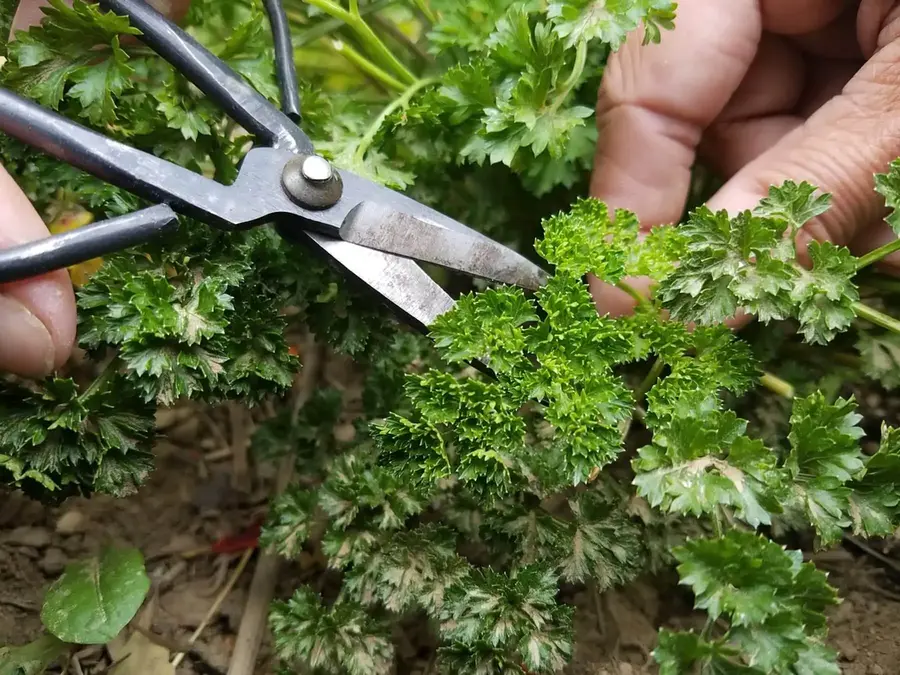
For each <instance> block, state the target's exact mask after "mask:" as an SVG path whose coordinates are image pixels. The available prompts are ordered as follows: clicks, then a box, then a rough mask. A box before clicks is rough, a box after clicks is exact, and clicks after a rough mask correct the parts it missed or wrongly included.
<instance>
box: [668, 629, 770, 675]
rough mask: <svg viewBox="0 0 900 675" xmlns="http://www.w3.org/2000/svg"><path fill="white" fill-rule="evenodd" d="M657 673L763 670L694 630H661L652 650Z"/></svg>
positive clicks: (749, 673) (734, 674) (729, 674)
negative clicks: (687, 631)
mask: <svg viewBox="0 0 900 675" xmlns="http://www.w3.org/2000/svg"><path fill="white" fill-rule="evenodd" d="M653 659H654V660H655V661H656V662H657V663H658V664H659V673H660V675H686V674H687V673H697V675H763V673H765V672H766V671H764V670H759V669H758V668H752V667H750V666H746V665H744V664H743V663H741V662H740V654H739V653H738V652H737V650H735V649H733V648H730V647H729V646H728V645H727V644H725V643H724V642H722V641H715V642H710V641H708V640H705V639H704V638H702V637H700V636H699V635H696V634H695V633H674V632H672V631H668V630H662V631H660V633H659V644H658V645H657V647H656V649H654V650H653Z"/></svg>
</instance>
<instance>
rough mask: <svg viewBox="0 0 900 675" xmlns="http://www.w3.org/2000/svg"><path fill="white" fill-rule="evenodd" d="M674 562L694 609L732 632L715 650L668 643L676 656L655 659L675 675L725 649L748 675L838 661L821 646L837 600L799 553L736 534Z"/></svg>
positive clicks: (702, 542) (685, 638)
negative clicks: (819, 661) (828, 612)
mask: <svg viewBox="0 0 900 675" xmlns="http://www.w3.org/2000/svg"><path fill="white" fill-rule="evenodd" d="M673 554H674V556H675V558H676V559H677V560H678V562H679V565H678V574H679V576H680V578H681V583H682V584H684V585H686V586H690V587H691V589H692V591H693V592H694V595H695V606H696V607H697V608H698V609H704V610H706V611H707V613H708V614H709V616H710V620H711V621H715V620H717V619H723V620H724V621H725V625H726V626H727V629H726V630H725V634H724V635H723V636H722V637H721V638H720V641H719V642H718V649H713V650H711V649H710V645H709V644H708V643H704V642H698V641H697V639H696V637H693V636H689V635H681V636H679V637H673V638H671V642H670V644H671V648H670V649H668V651H666V652H664V653H663V654H662V655H661V657H658V660H659V659H660V658H662V659H664V660H666V661H669V667H670V668H671V670H670V672H673V673H675V672H681V671H679V670H678V669H677V667H687V666H689V665H690V664H691V663H692V662H695V661H700V662H702V659H710V657H711V656H712V655H713V654H714V653H715V652H717V651H719V650H721V649H723V648H726V647H725V646H726V645H727V648H726V649H727V652H729V653H730V655H733V656H736V657H738V658H736V659H735V661H736V662H738V663H740V664H746V665H747V666H750V667H751V668H753V669H754V670H751V671H748V672H764V673H769V672H789V669H790V668H791V667H795V666H800V664H802V663H804V662H806V663H807V664H808V663H811V662H812V661H813V660H814V659H816V658H820V659H822V660H823V662H828V661H830V662H831V664H833V663H834V654H833V653H831V652H830V651H828V650H823V649H822V648H821V641H823V640H824V638H825V634H826V630H827V624H826V618H825V611H826V610H827V608H828V607H830V606H833V605H836V604H837V603H838V598H837V592H836V591H835V589H834V588H832V587H831V586H829V585H828V582H827V579H826V576H825V575H824V574H823V573H822V572H820V571H818V570H817V569H816V568H815V566H814V565H813V564H812V563H807V562H803V556H802V554H801V552H800V551H787V550H785V549H784V548H783V547H781V546H779V545H777V544H775V543H774V542H771V541H769V540H768V539H766V538H765V537H762V536H759V535H757V534H754V533H750V532H742V531H739V530H732V531H731V532H728V533H727V534H725V535H724V536H721V537H717V538H715V539H694V540H690V541H688V542H687V543H685V544H684V545H682V546H679V547H677V548H676V549H674V550H673ZM660 663H663V661H660ZM711 665H712V661H711V660H709V661H708V666H709V667H711ZM676 666H677V667H676ZM723 667H724V666H723ZM832 667H833V665H832ZM757 669H758V670H757ZM708 672H719V671H715V670H712V671H708ZM721 672H729V671H727V670H725V671H721ZM736 672H742V671H736Z"/></svg>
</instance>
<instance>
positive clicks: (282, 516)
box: [259, 487, 318, 559]
mask: <svg viewBox="0 0 900 675" xmlns="http://www.w3.org/2000/svg"><path fill="white" fill-rule="evenodd" d="M317 506H318V500H317V497H316V493H315V492H312V491H311V490H300V489H298V488H296V487H294V488H291V489H288V490H287V491H285V492H284V493H283V494H281V495H278V497H276V498H275V500H274V501H273V502H272V506H271V508H270V511H269V515H268V517H267V519H266V524H265V527H263V528H262V532H261V534H260V539H259V543H260V546H262V547H265V548H268V547H272V548H274V549H275V550H276V551H277V552H278V553H279V555H282V556H284V557H285V558H288V559H296V558H297V557H298V556H299V555H300V551H301V550H303V546H304V544H305V543H306V541H307V539H308V537H309V535H310V531H311V530H312V527H313V525H315V523H316V518H315V517H316V507H317Z"/></svg>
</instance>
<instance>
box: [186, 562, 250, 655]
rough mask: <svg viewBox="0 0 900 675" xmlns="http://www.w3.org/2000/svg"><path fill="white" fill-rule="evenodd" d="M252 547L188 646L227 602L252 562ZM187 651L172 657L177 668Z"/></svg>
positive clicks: (189, 640) (189, 639)
mask: <svg viewBox="0 0 900 675" xmlns="http://www.w3.org/2000/svg"><path fill="white" fill-rule="evenodd" d="M253 550H254V549H252V548H248V549H247V550H246V551H244V555H242V556H241V560H240V562H239V563H238V566H237V567H236V568H235V570H234V572H233V573H232V575H231V578H230V579H229V580H228V583H227V584H225V587H224V588H223V589H222V590H221V591H220V592H219V595H218V597H217V598H216V600H215V602H213V604H212V606H211V607H210V608H209V610H208V611H207V612H206V616H204V617H203V621H201V622H200V625H199V626H197V629H196V630H195V631H194V632H193V634H192V635H191V637H190V638H188V642H187V643H188V646H190V645H193V644H194V643H195V642H196V641H197V638H199V637H200V634H201V633H202V632H203V630H204V629H205V628H206V626H207V625H209V622H210V621H211V620H212V618H213V617H214V616H215V615H216V612H218V611H219V607H221V606H222V603H223V602H225V598H227V597H228V594H229V593H231V589H232V588H234V585H235V584H236V583H237V580H238V579H239V578H240V576H241V574H242V573H243V571H244V568H245V567H246V566H247V563H248V562H250V556H252V555H253ZM184 657H185V652H178V653H177V654H175V656H174V657H173V658H172V665H173V666H174V667H175V668H177V667H178V665H179V664H180V663H181V662H182V661H183V660H184Z"/></svg>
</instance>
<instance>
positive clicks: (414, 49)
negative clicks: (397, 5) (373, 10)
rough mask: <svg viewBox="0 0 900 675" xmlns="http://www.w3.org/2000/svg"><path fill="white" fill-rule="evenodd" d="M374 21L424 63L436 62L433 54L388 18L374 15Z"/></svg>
mask: <svg viewBox="0 0 900 675" xmlns="http://www.w3.org/2000/svg"><path fill="white" fill-rule="evenodd" d="M372 23H373V24H375V26H377V27H378V28H379V29H381V31H382V32H383V33H386V34H387V35H388V36H389V37H391V38H393V39H394V40H395V41H396V42H397V44H399V45H400V46H401V47H403V48H404V49H406V50H407V51H408V52H409V53H410V54H412V55H413V56H414V57H415V58H416V59H417V60H419V61H421V62H422V63H423V64H426V65H428V64H431V63H433V62H434V59H433V58H432V57H431V54H429V53H428V52H426V51H425V50H424V49H422V48H421V47H420V46H419V45H417V44H416V43H415V42H413V41H412V40H410V39H409V37H407V35H406V33H404V32H403V31H402V30H400V29H399V28H397V26H395V25H394V24H393V23H391V22H390V21H388V20H387V19H385V18H383V17H380V16H373V17H372Z"/></svg>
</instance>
